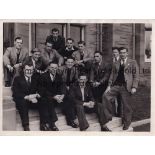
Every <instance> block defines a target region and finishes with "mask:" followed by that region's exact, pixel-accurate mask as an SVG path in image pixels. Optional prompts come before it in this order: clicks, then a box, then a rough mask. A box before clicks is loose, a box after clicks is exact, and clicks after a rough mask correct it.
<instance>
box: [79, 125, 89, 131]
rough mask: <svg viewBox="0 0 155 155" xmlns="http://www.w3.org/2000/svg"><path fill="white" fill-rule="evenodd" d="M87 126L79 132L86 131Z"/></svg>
mask: <svg viewBox="0 0 155 155" xmlns="http://www.w3.org/2000/svg"><path fill="white" fill-rule="evenodd" d="M88 127H89V126H87V127H85V128H83V129H80V131H86V130H87V129H88Z"/></svg>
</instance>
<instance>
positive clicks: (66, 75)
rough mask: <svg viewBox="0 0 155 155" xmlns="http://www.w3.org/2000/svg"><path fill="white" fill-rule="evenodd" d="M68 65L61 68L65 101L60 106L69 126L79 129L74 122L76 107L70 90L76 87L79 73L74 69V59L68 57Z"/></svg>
mask: <svg viewBox="0 0 155 155" xmlns="http://www.w3.org/2000/svg"><path fill="white" fill-rule="evenodd" d="M65 63H66V65H65V66H62V67H61V68H59V72H60V75H61V77H62V82H63V85H62V86H63V94H64V99H63V102H62V103H61V105H60V106H62V109H63V112H64V114H65V116H66V121H67V125H70V126H72V127H73V128H77V127H78V125H77V124H76V123H75V122H74V119H75V105H74V104H73V102H71V101H70V98H69V90H70V87H71V86H72V85H74V84H75V83H76V82H77V80H78V71H77V68H76V67H74V59H73V58H72V57H68V58H67V60H66V62H65Z"/></svg>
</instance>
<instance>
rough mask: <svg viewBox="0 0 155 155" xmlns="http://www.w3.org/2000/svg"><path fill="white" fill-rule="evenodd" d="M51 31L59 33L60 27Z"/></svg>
mask: <svg viewBox="0 0 155 155" xmlns="http://www.w3.org/2000/svg"><path fill="white" fill-rule="evenodd" d="M51 32H58V33H59V29H58V28H53V29H52V30H51Z"/></svg>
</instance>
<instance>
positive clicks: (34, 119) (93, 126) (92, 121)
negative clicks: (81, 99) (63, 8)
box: [3, 87, 133, 132]
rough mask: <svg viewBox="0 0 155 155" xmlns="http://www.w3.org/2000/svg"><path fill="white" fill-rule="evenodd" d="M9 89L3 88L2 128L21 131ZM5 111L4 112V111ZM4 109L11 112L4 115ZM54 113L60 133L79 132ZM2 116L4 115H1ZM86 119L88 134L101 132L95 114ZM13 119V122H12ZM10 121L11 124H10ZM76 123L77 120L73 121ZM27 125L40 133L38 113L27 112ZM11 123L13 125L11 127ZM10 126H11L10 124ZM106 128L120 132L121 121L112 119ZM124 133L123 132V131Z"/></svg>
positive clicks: (58, 112) (60, 115)
mask: <svg viewBox="0 0 155 155" xmlns="http://www.w3.org/2000/svg"><path fill="white" fill-rule="evenodd" d="M11 94H12V92H11V89H10V88H5V87H4V88H3V111H5V115H3V117H4V118H3V121H4V122H3V124H5V121H6V122H8V123H7V128H6V127H5V128H3V129H4V130H13V129H14V130H16V131H23V128H22V125H21V120H20V116H19V113H18V111H16V109H15V104H14V102H13V100H12V97H11ZM4 109H5V110H4ZM6 109H10V110H11V112H10V111H9V112H7V113H6ZM56 113H57V116H58V121H57V122H56V126H57V127H58V128H59V130H60V131H79V128H76V129H75V128H72V127H71V126H68V125H67V124H66V120H65V116H64V115H63V114H62V113H61V111H60V109H56ZM3 114H4V113H3ZM86 118H87V120H88V123H89V125H90V126H89V128H88V129H87V131H88V132H91V131H101V128H100V124H99V123H98V118H97V116H96V114H95V113H91V114H86ZM14 119H15V122H13V120H14ZM11 121H12V122H11ZM75 121H76V122H77V123H78V120H77V119H76V120H75ZM29 122H30V123H29V124H30V130H31V131H40V130H39V124H40V122H39V113H38V111H37V110H34V109H33V110H31V109H30V111H29ZM9 123H12V126H13V127H11V129H10V128H9ZM13 123H14V124H15V125H13ZM10 125H11V124H10ZM107 126H108V128H109V129H111V130H112V131H113V132H121V131H122V120H121V118H117V117H113V119H112V121H110V122H109V123H108V124H107ZM132 131H133V128H132V127H130V128H129V129H128V130H127V131H125V132H132ZM123 132H124V131H123Z"/></svg>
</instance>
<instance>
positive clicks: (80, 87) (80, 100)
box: [69, 73, 106, 131]
mask: <svg viewBox="0 0 155 155" xmlns="http://www.w3.org/2000/svg"><path fill="white" fill-rule="evenodd" d="M69 94H70V98H71V101H72V102H73V103H74V104H75V107H76V111H77V117H78V121H79V127H80V130H81V131H85V130H87V128H88V127H89V123H88V121H87V119H86V115H85V111H86V110H90V109H91V110H93V111H94V110H96V112H97V116H98V119H99V123H100V125H101V130H102V131H106V129H105V128H103V123H104V122H103V121H104V113H103V105H102V104H101V103H97V104H98V105H97V106H96V107H97V109H95V104H96V103H95V102H94V98H93V95H92V90H91V87H90V86H89V84H88V83H87V76H86V74H84V73H83V74H81V75H79V78H78V83H77V84H74V85H73V86H71V88H70V91H69Z"/></svg>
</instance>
